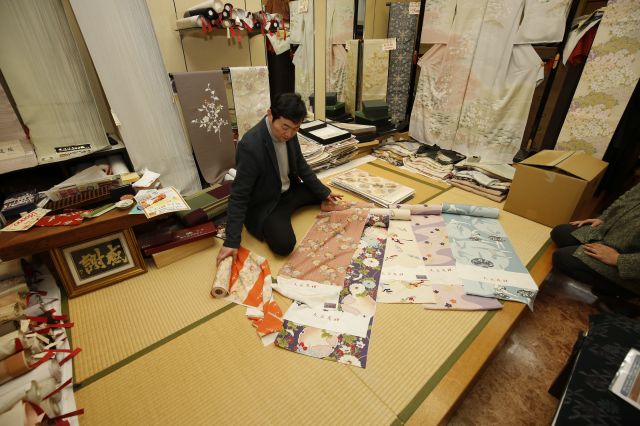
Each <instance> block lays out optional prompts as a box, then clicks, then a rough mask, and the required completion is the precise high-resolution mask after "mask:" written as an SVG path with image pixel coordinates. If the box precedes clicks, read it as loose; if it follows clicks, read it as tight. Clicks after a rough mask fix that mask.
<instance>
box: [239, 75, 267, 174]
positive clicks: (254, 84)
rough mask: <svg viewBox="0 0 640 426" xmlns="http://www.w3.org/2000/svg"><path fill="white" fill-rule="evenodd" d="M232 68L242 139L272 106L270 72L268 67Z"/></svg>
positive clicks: (240, 137) (240, 136)
mask: <svg viewBox="0 0 640 426" xmlns="http://www.w3.org/2000/svg"><path fill="white" fill-rule="evenodd" d="M230 70H231V84H232V85H233V104H234V107H235V112H236V121H237V125H238V140H240V139H242V136H243V135H244V134H245V133H246V132H247V131H248V130H249V129H251V128H252V127H253V126H255V125H256V124H258V122H259V121H260V120H262V118H264V116H265V115H266V114H267V110H268V109H269V107H270V106H271V104H270V103H269V102H270V99H271V98H270V94H269V72H268V71H267V67H231V68H230ZM232 165H233V164H232Z"/></svg>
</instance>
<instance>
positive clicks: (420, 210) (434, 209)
mask: <svg viewBox="0 0 640 426" xmlns="http://www.w3.org/2000/svg"><path fill="white" fill-rule="evenodd" d="M393 207H394V208H397V209H409V211H410V212H411V214H412V215H421V216H427V215H439V214H442V204H434V205H431V206H430V205H427V204H396V205H395V206H393Z"/></svg>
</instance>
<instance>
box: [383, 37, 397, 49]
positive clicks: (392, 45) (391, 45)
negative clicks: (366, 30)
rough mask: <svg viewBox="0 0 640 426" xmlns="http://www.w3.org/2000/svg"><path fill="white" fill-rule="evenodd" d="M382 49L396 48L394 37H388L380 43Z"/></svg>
mask: <svg viewBox="0 0 640 426" xmlns="http://www.w3.org/2000/svg"><path fill="white" fill-rule="evenodd" d="M382 50H396V38H395V37H394V38H388V39H386V40H385V41H384V43H382Z"/></svg>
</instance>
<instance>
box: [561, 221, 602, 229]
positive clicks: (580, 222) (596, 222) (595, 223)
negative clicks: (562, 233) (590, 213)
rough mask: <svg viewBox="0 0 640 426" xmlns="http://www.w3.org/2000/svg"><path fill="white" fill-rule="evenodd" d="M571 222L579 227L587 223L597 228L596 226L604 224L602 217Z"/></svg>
mask: <svg viewBox="0 0 640 426" xmlns="http://www.w3.org/2000/svg"><path fill="white" fill-rule="evenodd" d="M569 224H570V225H575V226H577V227H578V228H580V227H581V226H585V225H591V227H592V228H595V227H596V226H600V225H602V224H603V222H602V220H600V219H585V220H575V221H573V222H569Z"/></svg>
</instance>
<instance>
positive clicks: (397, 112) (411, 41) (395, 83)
mask: <svg viewBox="0 0 640 426" xmlns="http://www.w3.org/2000/svg"><path fill="white" fill-rule="evenodd" d="M417 25H418V15H417V14H413V15H412V14H410V13H409V3H399V2H393V3H391V4H390V6H389V34H388V36H389V38H395V39H396V49H395V50H392V51H391V52H390V53H389V83H388V84H387V104H388V105H389V115H390V116H391V121H393V122H394V123H400V122H401V121H404V120H405V119H406V118H407V117H406V115H407V102H408V100H409V91H408V90H407V88H408V87H409V84H410V79H411V66H412V63H413V50H414V48H415V44H416V27H417Z"/></svg>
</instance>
